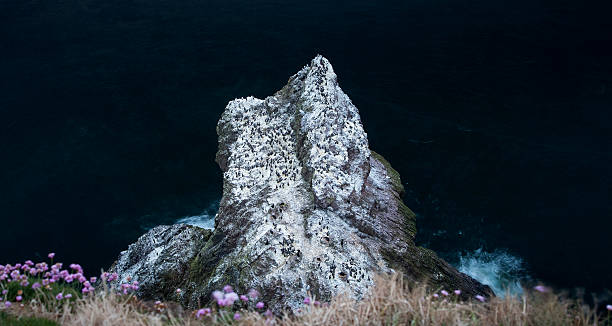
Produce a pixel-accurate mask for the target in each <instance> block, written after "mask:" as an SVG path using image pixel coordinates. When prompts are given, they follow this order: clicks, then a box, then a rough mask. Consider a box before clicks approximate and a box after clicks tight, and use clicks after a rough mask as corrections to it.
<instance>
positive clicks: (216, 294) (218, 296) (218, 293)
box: [212, 291, 225, 301]
mask: <svg viewBox="0 0 612 326" xmlns="http://www.w3.org/2000/svg"><path fill="white" fill-rule="evenodd" d="M212 297H213V298H215V300H217V301H219V300H223V297H225V295H224V294H223V292H221V291H214V292H213V293H212Z"/></svg>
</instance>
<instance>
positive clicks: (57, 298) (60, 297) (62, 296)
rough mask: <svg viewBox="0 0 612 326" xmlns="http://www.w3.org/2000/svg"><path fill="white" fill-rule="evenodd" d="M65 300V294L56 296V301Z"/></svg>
mask: <svg viewBox="0 0 612 326" xmlns="http://www.w3.org/2000/svg"><path fill="white" fill-rule="evenodd" d="M63 298H64V294H63V293H62V292H60V293H58V294H57V295H56V296H55V299H56V300H62V299H63Z"/></svg>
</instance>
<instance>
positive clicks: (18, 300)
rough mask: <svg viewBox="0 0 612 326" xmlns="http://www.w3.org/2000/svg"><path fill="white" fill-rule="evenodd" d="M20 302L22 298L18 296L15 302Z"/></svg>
mask: <svg viewBox="0 0 612 326" xmlns="http://www.w3.org/2000/svg"><path fill="white" fill-rule="evenodd" d="M21 300H23V297H22V296H20V295H18V296H17V297H15V301H17V302H21Z"/></svg>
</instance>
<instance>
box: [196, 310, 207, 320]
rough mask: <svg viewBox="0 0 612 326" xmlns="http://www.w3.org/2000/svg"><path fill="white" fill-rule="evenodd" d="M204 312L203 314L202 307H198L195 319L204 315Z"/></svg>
mask: <svg viewBox="0 0 612 326" xmlns="http://www.w3.org/2000/svg"><path fill="white" fill-rule="evenodd" d="M204 314H205V311H204V309H200V310H198V311H197V312H196V314H195V316H196V318H197V319H200V318H202V316H204Z"/></svg>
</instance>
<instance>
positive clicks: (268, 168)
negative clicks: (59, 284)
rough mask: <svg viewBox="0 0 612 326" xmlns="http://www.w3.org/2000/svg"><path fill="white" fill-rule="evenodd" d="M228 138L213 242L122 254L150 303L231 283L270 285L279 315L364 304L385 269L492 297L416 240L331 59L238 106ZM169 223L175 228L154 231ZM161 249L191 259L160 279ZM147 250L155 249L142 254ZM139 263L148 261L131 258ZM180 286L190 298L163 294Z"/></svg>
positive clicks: (126, 271)
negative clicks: (334, 300) (315, 304)
mask: <svg viewBox="0 0 612 326" xmlns="http://www.w3.org/2000/svg"><path fill="white" fill-rule="evenodd" d="M217 134H218V136H219V150H218V152H217V158H216V159H217V162H218V163H219V166H220V167H221V169H222V170H223V198H222V200H221V203H220V208H219V212H218V214H217V216H216V222H215V230H214V232H213V233H212V234H207V235H206V236H207V238H206V242H205V243H204V244H203V242H202V239H201V238H198V236H196V237H194V240H193V241H192V240H187V241H186V240H185V237H184V236H183V237H181V239H180V243H178V244H177V239H174V238H170V239H166V241H161V242H160V241H158V242H160V243H158V244H157V245H153V246H151V245H144V244H140V245H139V244H138V243H140V242H143V241H144V242H152V241H157V240H155V237H151V236H146V235H145V236H143V238H141V239H139V242H137V243H136V244H134V245H132V246H133V247H134V248H133V247H132V246H130V249H129V250H128V251H127V252H124V253H122V255H121V257H120V259H119V262H118V263H117V264H116V267H115V270H116V271H117V272H119V273H120V274H121V275H122V277H124V278H125V277H127V276H128V275H129V276H132V277H133V278H134V279H136V280H138V281H139V282H141V284H143V287H142V288H143V290H142V291H141V292H140V293H139V294H140V295H141V296H143V297H151V298H153V297H155V298H156V299H157V298H160V297H164V296H165V297H166V298H168V297H170V298H172V299H178V300H179V301H181V302H182V303H184V304H187V305H189V306H196V305H197V304H198V303H202V302H207V301H208V300H209V295H210V293H211V291H213V290H214V289H217V288H220V287H221V286H222V285H224V284H226V283H227V284H232V285H234V286H236V287H237V288H239V289H243V290H246V289H248V288H252V287H254V288H257V289H259V290H260V291H261V292H262V294H263V296H264V299H265V300H266V301H267V302H268V303H269V305H270V306H271V307H272V308H274V309H276V310H280V309H283V308H291V309H296V308H297V307H299V306H300V305H301V302H302V301H303V299H304V297H306V296H307V295H308V294H307V293H311V294H314V295H316V296H317V297H318V298H322V299H323V300H326V299H329V298H331V296H333V295H336V294H338V293H340V292H347V293H349V294H350V295H352V296H354V297H356V298H360V297H362V296H364V295H366V294H367V291H368V289H369V287H371V286H372V285H373V278H374V274H376V273H381V272H390V271H392V270H397V271H402V272H404V273H405V274H406V276H407V277H409V278H411V279H413V280H419V279H429V281H430V282H431V283H432V284H433V285H436V286H445V287H447V288H449V289H455V288H460V289H462V290H463V291H464V293H465V294H466V295H469V294H490V293H491V292H490V290H489V289H488V287H486V286H483V285H481V284H480V283H478V282H477V281H475V280H473V279H471V278H470V277H469V276H466V275H464V274H461V273H459V272H458V271H456V270H455V269H454V268H453V267H451V266H450V265H448V264H447V263H446V262H444V261H443V260H441V259H440V258H438V257H437V256H436V255H435V254H434V253H433V252H431V251H429V250H426V249H423V248H419V247H416V246H415V245H414V241H413V240H414V235H415V232H416V228H415V220H414V214H413V213H412V212H411V211H410V209H408V208H407V207H406V206H405V205H404V204H403V203H402V200H401V195H402V193H403V187H402V184H401V181H400V179H399V175H398V174H397V172H396V171H395V170H393V169H392V168H391V166H390V165H389V163H388V162H386V161H385V160H384V158H382V156H380V155H378V154H376V153H374V152H372V151H371V150H370V149H369V146H368V140H367V135H366V133H365V131H364V130H363V126H362V124H361V120H360V116H359V112H358V111H357V108H356V107H355V106H354V105H353V104H352V103H351V101H350V99H349V98H348V96H347V95H346V94H345V93H344V92H343V91H342V89H340V87H339V85H338V82H337V78H336V74H335V73H334V71H333V68H332V66H331V64H330V63H329V62H328V61H327V59H325V58H323V57H322V56H317V57H316V58H314V59H313V60H312V62H311V63H310V64H309V65H308V66H306V67H304V68H303V69H302V70H300V71H299V72H298V73H297V74H295V75H294V76H292V77H291V78H290V79H289V82H288V83H287V85H286V86H285V87H283V89H281V90H280V91H278V92H277V93H276V94H274V95H273V96H270V97H268V98H266V99H265V100H261V99H256V98H253V97H248V98H241V99H236V100H234V101H231V102H230V103H229V104H228V105H227V107H226V109H225V111H224V113H223V115H222V116H221V119H220V120H219V123H218V125H217ZM160 228H161V229H160ZM164 228H173V227H158V228H156V229H154V231H155V232H157V233H160V232H163V230H164ZM174 228H176V227H174ZM151 232H153V231H151ZM185 232H186V231H185V230H183V233H180V234H184V233H185ZM192 233H193V234H199V236H202V233H197V232H192ZM161 245H163V246H166V247H171V248H177V247H181V246H182V247H184V248H185V249H184V250H185V251H186V254H185V255H184V256H185V257H189V258H188V259H187V261H184V260H185V259H183V260H181V261H180V262H179V261H177V263H176V266H175V268H174V269H172V268H168V266H167V265H166V268H165V270H164V271H163V272H159V271H158V272H157V274H156V275H157V277H158V278H159V279H160V280H158V281H155V280H152V277H146V276H147V275H146V274H148V272H144V275H143V274H142V273H140V274H139V273H138V271H142V270H147V269H153V270H156V269H157V268H156V267H154V266H153V265H152V264H153V263H154V262H155V259H151V258H150V256H151V255H153V256H155V254H151V253H152V252H155V251H159V250H160V249H158V248H159V247H160V246H161ZM138 248H147V249H146V250H149V251H146V250H145V252H139V253H137V254H135V253H134V252H133V251H135V250H137V249H138ZM194 250H196V251H197V254H195V255H194V254H193V252H194ZM141 251H142V250H141ZM134 256H136V257H143V258H142V259H141V260H134V259H131V260H130V261H132V262H133V263H131V264H130V263H127V261H128V260H129V259H127V258H125V257H134ZM145 257H146V258H145ZM149 274H150V273H149ZM160 275H161V277H160ZM141 280H142V281H141ZM143 282H144V283H143ZM156 283H163V284H158V285H154V286H152V288H155V289H157V291H156V292H151V291H147V290H146V289H147V287H148V286H149V285H150V284H156ZM149 287H150V286H149ZM176 287H181V288H182V289H183V292H182V293H181V294H180V297H173V296H176V295H177V294H175V293H174V292H172V291H169V292H167V293H165V294H164V293H162V294H160V290H159V289H160V288H163V289H167V288H168V289H171V288H176ZM162 292H163V291H162Z"/></svg>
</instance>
